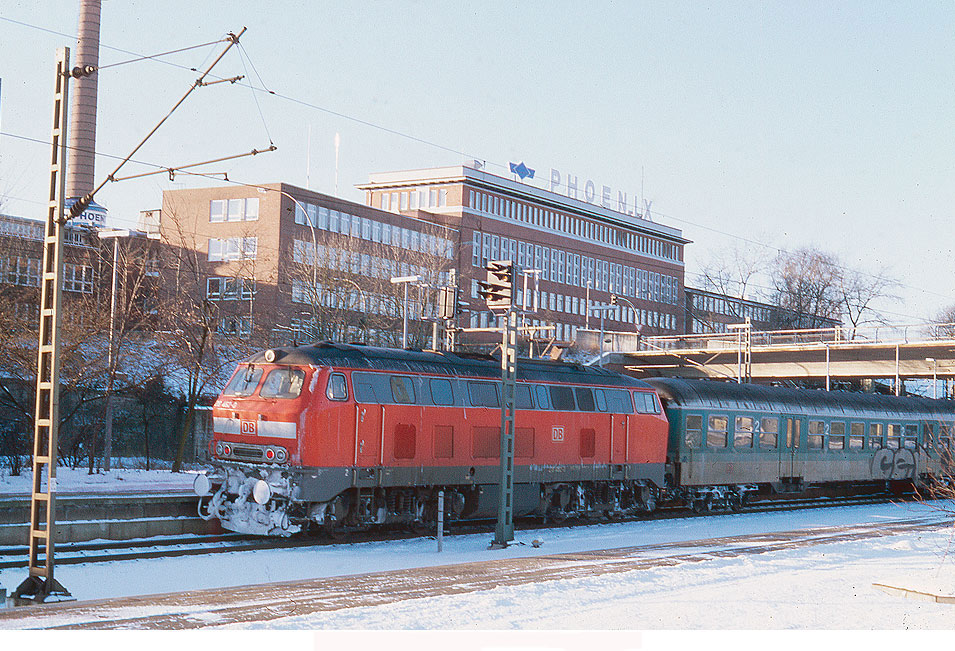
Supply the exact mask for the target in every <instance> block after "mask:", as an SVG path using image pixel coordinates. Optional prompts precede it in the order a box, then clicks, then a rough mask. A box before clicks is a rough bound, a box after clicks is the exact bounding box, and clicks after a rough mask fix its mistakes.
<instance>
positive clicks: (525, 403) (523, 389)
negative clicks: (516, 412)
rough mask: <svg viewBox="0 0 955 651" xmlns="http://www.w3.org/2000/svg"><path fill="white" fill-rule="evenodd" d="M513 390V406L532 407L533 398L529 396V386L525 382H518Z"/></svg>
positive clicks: (520, 407) (519, 407)
mask: <svg viewBox="0 0 955 651" xmlns="http://www.w3.org/2000/svg"><path fill="white" fill-rule="evenodd" d="M515 389H516V390H515V391H514V406H515V407H516V408H517V409H533V408H534V400H533V399H532V398H531V388H530V386H528V385H526V384H518V385H517V386H516V387H515Z"/></svg>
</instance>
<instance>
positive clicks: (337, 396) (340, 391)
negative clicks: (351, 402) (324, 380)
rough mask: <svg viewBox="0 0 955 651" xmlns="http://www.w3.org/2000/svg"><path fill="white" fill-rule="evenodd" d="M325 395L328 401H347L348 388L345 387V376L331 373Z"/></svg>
mask: <svg viewBox="0 0 955 651" xmlns="http://www.w3.org/2000/svg"><path fill="white" fill-rule="evenodd" d="M325 395H326V396H328V399H329V400H348V387H347V386H346V385H345V376H344V375H343V374H341V373H332V374H331V375H330V376H328V386H327V387H325Z"/></svg>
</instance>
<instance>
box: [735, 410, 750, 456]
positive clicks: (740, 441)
mask: <svg viewBox="0 0 955 651" xmlns="http://www.w3.org/2000/svg"><path fill="white" fill-rule="evenodd" d="M753 423H754V420H753V419H752V418H750V417H749V416H737V417H736V423H735V425H736V427H735V429H734V430H733V447H735V448H751V447H753Z"/></svg>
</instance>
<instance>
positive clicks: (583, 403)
mask: <svg viewBox="0 0 955 651" xmlns="http://www.w3.org/2000/svg"><path fill="white" fill-rule="evenodd" d="M574 393H576V394H577V408H578V409H580V411H595V410H596V408H597V407H596V405H595V404H594V392H593V390H592V389H590V388H589V387H575V388H574Z"/></svg>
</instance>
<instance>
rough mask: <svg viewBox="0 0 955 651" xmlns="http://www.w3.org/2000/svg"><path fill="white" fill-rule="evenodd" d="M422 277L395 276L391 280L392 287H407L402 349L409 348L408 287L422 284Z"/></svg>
mask: <svg viewBox="0 0 955 651" xmlns="http://www.w3.org/2000/svg"><path fill="white" fill-rule="evenodd" d="M420 282H421V276H395V277H394V278H392V279H391V284H392V285H404V286H405V307H404V310H403V311H404V315H403V317H404V318H403V319H402V327H401V347H402V348H407V347H408V285H409V284H411V283H420Z"/></svg>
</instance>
